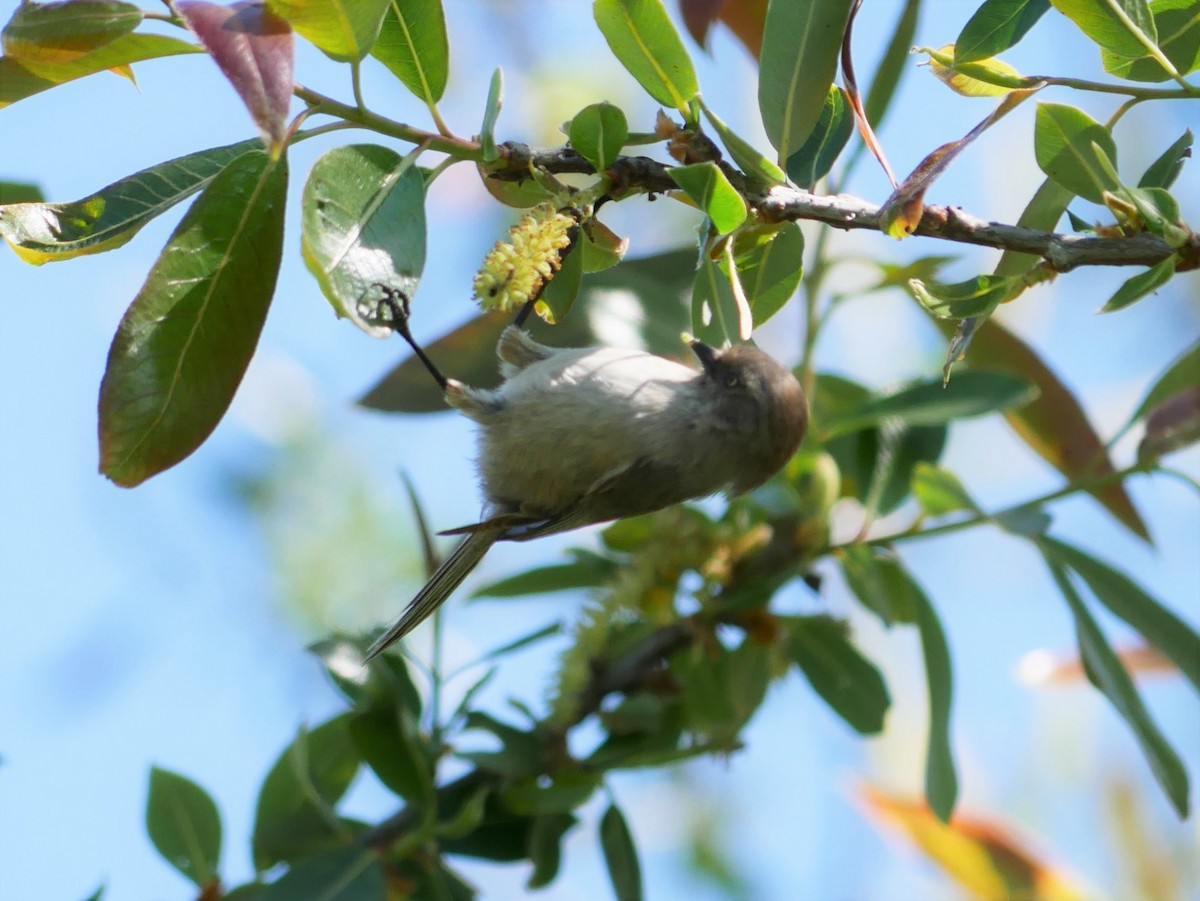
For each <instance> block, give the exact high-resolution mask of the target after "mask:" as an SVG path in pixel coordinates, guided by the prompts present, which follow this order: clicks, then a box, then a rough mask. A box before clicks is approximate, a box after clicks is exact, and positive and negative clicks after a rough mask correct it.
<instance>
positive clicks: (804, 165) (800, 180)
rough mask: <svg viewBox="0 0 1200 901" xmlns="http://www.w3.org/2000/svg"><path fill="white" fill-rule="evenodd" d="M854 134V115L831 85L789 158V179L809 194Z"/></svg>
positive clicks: (842, 96)
mask: <svg viewBox="0 0 1200 901" xmlns="http://www.w3.org/2000/svg"><path fill="white" fill-rule="evenodd" d="M853 133H854V113H853V112H852V111H851V110H850V107H849V106H848V105H847V103H846V95H845V94H843V93H842V89H841V88H839V87H838V86H837V85H831V86H830V88H829V93H828V94H826V96H825V103H824V104H823V105H822V106H821V114H820V115H819V116H818V117H817V121H816V124H815V125H814V126H813V129H812V131H811V132H810V133H809V135H808V138H807V139H806V140H805V141H804V143H803V144H801V145H800V146H799V147H797V148H796V150H795V151H794V152H793V153H792V155H791V156H789V157H788V161H787V173H788V178H790V179H791V180H792V181H794V182H795V183H796V184H797V185H799V186H800V187H802V188H807V189H808V190H812V188H813V186H814V185H816V183H817V182H818V181H820V180H821V179H822V178H824V177H825V176H826V175H828V174H829V170H830V169H832V168H833V164H834V163H835V162H836V161H837V158H838V155H839V154H840V153H841V152H842V150H843V148H845V146H846V142H847V141H849V140H850V135H851V134H853Z"/></svg>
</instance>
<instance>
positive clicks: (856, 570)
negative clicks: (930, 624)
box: [840, 544, 920, 626]
mask: <svg viewBox="0 0 1200 901" xmlns="http://www.w3.org/2000/svg"><path fill="white" fill-rule="evenodd" d="M840 563H841V567H842V575H843V576H844V577H845V579H846V584H847V585H848V586H849V587H850V590H851V591H852V592H853V593H854V596H855V597H856V598H858V599H859V601H861V602H862V605H863V606H864V607H866V608H867V609H868V610H870V611H871V612H872V613H874V614H875V615H876V616H878V617H879V619H880V620H881V621H882V622H883V624H884V625H885V626H891V625H892V624H893V623H897V622H901V623H912V622H916V621H917V617H918V615H919V612H920V611H919V610H918V607H919V606H920V599H919V598H916V597H914V588H915V585H914V583H913V581H912V579H910V578H909V577H908V574H907V573H906V572H905V571H904V568H903V567H902V566H901V565H900V563H899V562H898V561H897V560H896V559H895V558H894V557H889V556H885V555H884V554H881V553H879V552H878V551H877V550H876V549H875V548H874V547H872V546H871V545H868V544H852V545H850V547H848V548H845V549H843V551H842V554H841V560H840Z"/></svg>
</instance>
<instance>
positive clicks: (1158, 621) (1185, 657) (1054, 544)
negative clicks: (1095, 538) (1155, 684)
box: [1039, 537, 1200, 691]
mask: <svg viewBox="0 0 1200 901" xmlns="http://www.w3.org/2000/svg"><path fill="white" fill-rule="evenodd" d="M1039 546H1040V547H1041V549H1042V552H1043V553H1044V554H1047V555H1048V556H1049V557H1050V559H1051V560H1053V561H1054V562H1055V563H1057V564H1059V565H1061V566H1067V567H1070V568H1071V569H1073V570H1074V571H1075V572H1076V573H1078V574H1079V576H1080V578H1082V579H1083V581H1084V582H1086V583H1087V586H1088V588H1090V589H1091V591H1092V594H1094V595H1095V596H1096V598H1097V599H1098V600H1099V601H1100V603H1102V604H1103V605H1104V606H1105V607H1107V608H1108V609H1109V610H1111V611H1112V612H1113V613H1114V614H1115V615H1117V616H1119V617H1120V618H1121V619H1123V620H1125V622H1127V623H1129V625H1131V626H1133V628H1135V629H1137V630H1138V631H1139V632H1141V633H1142V635H1143V636H1144V637H1145V638H1146V640H1147V641H1149V642H1150V644H1152V645H1154V647H1156V648H1158V649H1159V650H1160V651H1162V653H1163V655H1164V656H1166V657H1167V658H1168V659H1169V660H1170V661H1171V662H1172V663H1174V664H1175V665H1176V666H1177V667H1178V668H1179V671H1180V672H1181V673H1183V675H1184V676H1185V677H1186V678H1187V680H1188V681H1189V682H1191V683H1192V685H1194V686H1195V687H1196V689H1197V690H1198V691H1200V635H1197V634H1196V632H1195V631H1193V629H1192V628H1191V627H1190V626H1189V625H1188V624H1187V623H1185V622H1184V621H1183V620H1182V619H1180V618H1179V617H1178V616H1176V615H1175V614H1174V613H1172V612H1171V611H1170V610H1168V609H1167V608H1166V607H1164V606H1163V605H1162V604H1161V603H1159V602H1158V601H1157V600H1155V598H1153V597H1152V596H1151V595H1150V594H1148V593H1147V592H1146V590H1145V589H1144V588H1142V587H1141V586H1140V585H1138V584H1137V583H1136V582H1134V581H1133V580H1132V579H1130V578H1129V576H1127V575H1126V574H1125V573H1123V572H1121V571H1120V570H1118V569H1114V568H1113V567H1111V566H1109V565H1108V564H1107V563H1105V562H1104V561H1102V560H1098V559H1096V558H1095V557H1093V556H1091V555H1090V554H1087V553H1084V552H1083V551H1081V550H1080V549H1079V548H1077V547H1074V546H1072V545H1069V544H1067V543H1066V542H1064V541H1059V540H1057V539H1054V538H1049V537H1046V538H1043V539H1042V540H1041V541H1040V542H1039Z"/></svg>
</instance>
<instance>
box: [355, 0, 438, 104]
mask: <svg viewBox="0 0 1200 901" xmlns="http://www.w3.org/2000/svg"><path fill="white" fill-rule="evenodd" d="M371 55H372V56H373V57H375V58H376V59H377V60H379V61H380V62H381V63H383V64H384V65H385V66H387V67H388V69H389V70H390V71H391V72H392V74H393V75H395V76H396V77H397V78H399V79H400V81H402V82H403V83H404V86H405V87H406V88H408V89H409V90H410V91H412V92H413V93H414V94H415V95H416V96H418V97H420V98H421V99H422V100H424V101H425V102H426V103H427V104H430V105H432V104H434V103H437V102H438V101H439V100H441V99H442V94H443V93H444V92H445V90H446V80H447V79H448V78H449V75H450V44H449V41H448V40H447V38H446V17H445V14H444V13H443V12H442V4H441V0H388V3H387V12H386V13H384V16H383V24H382V25H381V26H380V29H379V38H378V39H377V40H376V41H375V44H374V46H373V47H371Z"/></svg>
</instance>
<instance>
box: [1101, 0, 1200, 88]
mask: <svg viewBox="0 0 1200 901" xmlns="http://www.w3.org/2000/svg"><path fill="white" fill-rule="evenodd" d="M1150 12H1151V13H1152V14H1153V16H1154V28H1155V30H1156V31H1157V32H1158V42H1157V43H1158V48H1159V50H1161V51H1162V54H1163V56H1165V57H1166V58H1167V61H1168V62H1170V64H1171V65H1172V66H1173V67H1174V68H1175V71H1176V72H1177V73H1179V74H1180V75H1187V74H1189V73H1191V72H1194V71H1195V70H1196V69H1197V68H1200V16H1198V15H1197V14H1196V13H1197V8H1196V0H1152V2H1151V3H1150ZM1100 58H1101V60H1102V61H1103V62H1104V71H1105V72H1108V73H1109V74H1110V75H1115V76H1116V77H1118V78H1125V79H1128V80H1130V81H1144V82H1159V81H1167V80H1168V79H1170V78H1172V77H1174V76H1173V75H1172V74H1171V73H1170V72H1168V71H1167V70H1166V69H1165V68H1163V65H1162V63H1160V62H1159V61H1158V60H1157V59H1155V58H1154V57H1152V56H1150V55H1149V54H1148V53H1147V52H1146V48H1142V49H1141V50H1140V51H1139V52H1138V53H1136V54H1132V55H1121V54H1117V53H1113V52H1112V51H1110V50H1107V49H1105V50H1102V51H1101V52H1100Z"/></svg>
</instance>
